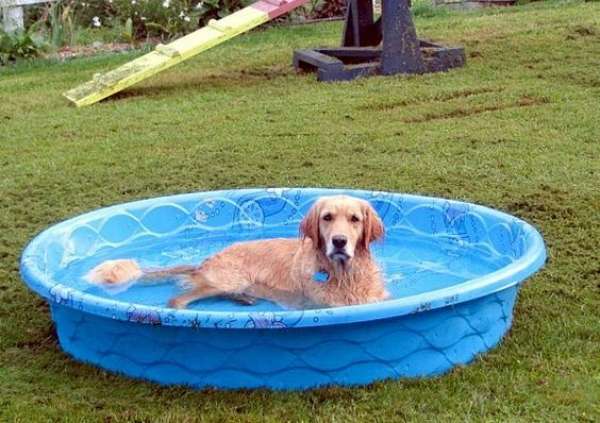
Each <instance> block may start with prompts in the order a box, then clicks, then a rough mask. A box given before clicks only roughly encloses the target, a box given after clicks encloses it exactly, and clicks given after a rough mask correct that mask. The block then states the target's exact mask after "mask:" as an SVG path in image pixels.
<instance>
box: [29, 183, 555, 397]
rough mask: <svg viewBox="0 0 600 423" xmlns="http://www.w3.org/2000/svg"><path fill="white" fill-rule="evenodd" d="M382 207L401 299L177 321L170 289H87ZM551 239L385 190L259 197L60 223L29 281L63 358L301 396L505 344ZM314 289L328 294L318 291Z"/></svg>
mask: <svg viewBox="0 0 600 423" xmlns="http://www.w3.org/2000/svg"><path fill="white" fill-rule="evenodd" d="M340 193H343V194H349V195H353V196H356V197H360V198H364V199H366V200H368V201H370V202H371V204H372V205H373V206H374V207H375V209H376V210H377V212H378V213H379V215H380V216H381V218H382V220H383V222H384V225H385V227H386V237H385V240H384V241H383V242H381V243H378V244H375V245H373V247H372V250H373V253H374V256H375V259H376V260H378V261H379V263H380V265H381V267H382V269H383V270H384V274H385V276H386V283H387V286H388V290H389V291H390V292H391V294H392V299H390V300H388V301H385V302H382V303H378V304H366V305H360V306H350V307H338V308H328V309H312V310H284V309H282V308H281V307H280V306H278V305H276V304H273V303H270V302H267V301H259V302H258V303H257V304H255V305H253V306H244V305H239V304H236V303H233V302H231V301H227V300H224V299H207V300H203V301H199V302H197V303H194V304H193V305H191V306H190V308H188V309H186V310H173V309H169V308H167V307H166V302H167V301H168V299H169V298H171V297H172V296H173V295H175V294H176V293H177V291H178V290H180V289H181V288H180V287H178V286H177V285H176V284H173V283H169V281H166V282H165V283H164V284H159V285H155V286H138V285H132V286H131V287H129V288H128V289H126V290H122V291H108V290H104V289H102V288H100V287H98V286H95V285H90V284H88V283H87V282H86V281H85V280H84V278H83V276H84V275H85V274H86V273H87V272H88V271H89V270H90V269H91V268H93V267H94V266H95V265H97V264H98V263H100V262H102V261H104V260H107V259H115V258H135V259H137V260H138V261H140V263H141V264H142V266H143V267H146V266H150V267H157V266H167V265H175V264H197V263H199V262H200V261H201V260H202V259H203V258H205V257H207V256H209V255H211V254H213V253H215V252H216V251H218V250H220V249H222V248H223V247H225V246H226V245H229V244H231V243H233V242H235V241H239V240H246V239H258V238H271V237H296V236H297V235H298V224H299V222H300V220H301V218H302V217H303V216H304V214H305V213H306V211H307V210H308V209H309V208H310V206H311V205H312V203H313V202H314V201H315V199H316V198H318V197H319V196H322V195H332V194H340ZM545 258H546V252H545V248H544V243H543V240H542V238H541V236H540V234H539V233H538V232H537V231H536V230H535V229H534V228H533V227H532V226H530V225H529V224H527V223H525V222H524V221H522V220H519V219H517V218H515V217H512V216H510V215H507V214H504V213H501V212H498V211H495V210H492V209H489V208H485V207H482V206H477V205H473V204H468V203H462V202H456V201H449V200H443V199H435V198H427V197H417V196H410V195H403V194H394V193H386V192H370V191H357V190H323V189H251V190H232V191H219V192H204V193H196V194H186V195H179V196H172V197H163V198H156V199H152V200H146V201H138V202H133V203H128V204H122V205H117V206H113V207H109V208H105V209H101V210H97V211H94V212H91V213H87V214H84V215H81V216H78V217H76V218H73V219H70V220H67V221H65V222H62V223H60V224H57V225H55V226H53V227H51V228H49V229H47V230H46V231H44V232H42V233H41V234H40V235H38V236H37V237H36V238H35V239H34V240H33V241H32V242H31V243H30V244H29V245H28V246H27V248H26V249H25V251H24V253H23V256H22V259H21V273H22V276H23V279H24V280H25V281H26V282H27V284H28V285H29V286H30V287H31V289H33V290H34V291H35V292H37V293H38V294H40V295H41V296H42V297H44V298H45V299H47V300H48V302H49V303H50V306H51V310H52V317H53V319H54V321H55V324H56V328H57V332H58V336H59V341H60V344H61V346H62V348H63V349H64V350H65V351H67V352H68V353H70V354H71V355H72V356H73V357H75V358H77V359H80V360H83V361H86V362H89V363H93V364H96V365H98V366H101V367H103V368H106V369H109V370H113V371H117V372H120V373H123V374H126V375H129V376H133V377H139V378H143V379H148V380H153V381H157V382H159V383H163V384H184V385H190V386H194V387H209V386H210V387H220V388H253V387H268V388H273V389H306V388H311V387H316V386H321V385H328V384H343V385H346V384H363V383H369V382H372V381H375V380H380V379H385V378H399V377H423V376H432V375H437V374H440V373H443V372H445V371H448V370H450V369H451V368H453V367H454V366H456V365H459V364H465V363H468V362H469V361H471V360H472V359H473V358H474V357H475V356H476V355H477V354H480V353H482V352H484V351H486V350H488V349H489V348H491V347H493V346H494V345H496V344H497V343H498V342H499V341H500V339H501V338H502V336H503V335H504V333H505V332H506V331H507V330H508V328H509V327H510V325H511V322H512V311H513V306H514V303H515V300H516V295H517V291H518V288H519V285H520V282H522V281H523V280H524V279H525V278H527V277H528V276H530V275H531V274H532V273H534V272H535V271H536V270H538V269H539V268H540V267H541V266H542V265H543V263H544V261H545ZM315 283H319V282H315Z"/></svg>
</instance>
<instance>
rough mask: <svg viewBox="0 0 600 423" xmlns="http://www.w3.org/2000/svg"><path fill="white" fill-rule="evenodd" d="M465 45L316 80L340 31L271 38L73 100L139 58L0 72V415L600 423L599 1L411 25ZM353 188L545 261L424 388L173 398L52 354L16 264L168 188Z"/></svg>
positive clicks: (239, 43)
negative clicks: (426, 64) (447, 53)
mask: <svg viewBox="0 0 600 423" xmlns="http://www.w3.org/2000/svg"><path fill="white" fill-rule="evenodd" d="M416 24H417V28H418V31H419V33H420V34H422V35H425V36H428V37H431V38H434V39H438V40H445V41H446V42H449V43H457V44H464V45H465V47H466V51H467V54H468V65H467V67H465V68H463V69H458V70H454V71H452V72H449V73H443V74H432V75H423V76H416V77H387V78H380V77H377V78H371V79H365V80H360V81H355V82H352V83H336V84H321V83H317V82H316V81H315V79H314V76H313V75H304V76H297V75H295V74H294V72H293V70H292V69H291V67H290V60H291V54H292V49H293V48H297V47H309V46H315V45H327V44H329V45H335V44H336V43H337V42H338V39H339V34H340V31H341V25H340V24H339V23H334V24H324V25H316V26H297V27H291V28H277V27H275V28H270V29H268V30H266V31H259V32H254V33H252V34H250V35H247V36H242V37H239V38H238V39H236V40H234V41H232V42H229V43H227V44H225V45H223V46H222V47H219V48H216V49H214V50H212V51H210V52H207V53H206V54H203V55H201V56H199V57H198V58H196V59H194V60H192V61H190V62H188V63H186V64H183V65H180V66H178V67H176V68H174V69H172V70H170V71H168V72H166V73H164V74H162V75H159V76H157V77H155V78H153V79H150V80H148V81H147V82H145V83H142V84H140V85H138V86H136V87H135V88H133V89H130V90H128V91H127V92H125V93H123V94H121V95H119V96H117V97H116V98H115V99H112V100H109V101H105V102H103V103H101V104H98V105H95V106H93V107H90V108H85V109H81V110H78V109H75V108H73V107H71V106H69V105H68V104H67V102H66V101H65V100H64V99H63V98H62V97H61V95H60V94H61V92H63V91H65V90H67V89H69V88H71V87H73V86H74V85H75V84H77V83H79V82H83V81H85V80H87V79H89V78H90V77H91V76H92V75H93V74H94V73H96V72H99V71H102V70H106V69H109V68H112V67H114V66H116V65H118V64H120V63H124V62H126V61H128V60H130V59H131V58H132V57H134V55H135V54H125V55H113V56H102V57H94V58H86V59H80V60H74V61H71V62H67V63H54V62H36V63H33V64H22V65H19V66H17V67H13V68H5V69H2V70H0V148H1V150H0V421H12V420H20V421H25V422H28V421H33V420H42V421H44V420H50V419H52V420H63V419H64V420H71V421H100V420H102V421H123V420H132V421H195V420H198V421H200V420H201V421H257V422H258V421H339V422H346V421H364V420H374V421H382V422H384V421H401V420H405V419H406V420H416V421H432V420H435V421H457V420H459V421H464V420H478V421H513V420H526V421H543V422H547V421H565V420H567V421H594V420H595V421H598V419H600V405H599V404H600V401H599V399H600V285H599V284H600V280H599V279H600V264H599V260H598V243H599V241H600V188H599V187H600V145H599V142H600V115H599V110H598V106H599V105H600V70H599V69H600V4H599V3H593V2H592V3H579V2H577V3H574V2H566V3H565V2H562V3H544V4H532V5H528V6H523V7H518V8H513V9H503V10H497V11H496V10H486V11H483V12H475V13H467V14H456V13H450V14H447V15H442V16H435V17H432V18H428V19H417V21H416ZM282 185H284V186H334V187H335V186H344V187H361V188H376V189H380V190H393V191H403V192H411V193H421V194H427V195H438V196H445V197H451V198H457V199H463V200H468V201H473V202H477V203H482V204H485V205H488V206H491V207H495V208H498V209H502V210H506V211H508V212H510V213H513V214H515V215H517V216H520V217H522V218H524V219H527V220H528V221H530V222H531V223H533V224H535V225H536V226H537V227H538V228H539V229H540V230H541V231H542V233H543V234H544V237H545V239H546V241H547V245H548V249H549V261H548V263H547V265H546V267H545V269H544V270H543V271H542V272H540V273H538V274H537V275H536V276H535V277H533V278H531V280H530V281H529V283H527V284H526V285H525V286H524V288H523V289H522V292H521V295H520V298H519V302H518V305H517V307H516V315H515V321H514V326H513V328H512V330H511V332H510V334H509V335H508V336H507V338H506V339H505V340H504V342H503V343H502V344H501V346H499V347H498V348H496V349H495V350H493V351H491V352H490V353H488V354H486V355H485V356H483V357H481V358H480V359H478V360H476V362H474V363H472V364H471V365H469V366H467V367H465V368H461V369H458V370H456V371H454V372H452V373H451V374H448V375H445V376H443V377H440V378H436V379H430V380H412V381H387V382H382V383H377V384H374V385H372V386H368V387H364V388H353V389H341V388H330V389H319V390H316V391H312V392H306V393H272V392H268V391H248V392H218V391H202V392H197V391H191V390H188V389H184V388H163V387H159V386H157V385H154V384H150V383H144V382H140V381H132V380H130V379H127V378H125V377H120V376H116V375H112V374H108V373H106V372H103V371H101V370H98V369H95V368H93V367H90V366H87V365H83V364H80V363H78V362H75V361H73V360H71V359H70V358H69V357H67V356H66V355H65V354H63V353H62V352H61V350H60V348H59V347H58V345H57V342H56V338H55V336H54V332H53V328H52V323H51V320H50V317H49V314H48V308H47V306H46V305H45V304H44V302H43V301H41V300H40V299H39V298H38V297H37V296H35V295H33V294H32V293H31V292H29V291H28V290H27V288H26V287H25V286H24V284H23V283H22V282H21V279H20V277H19V273H18V260H19V254H20V252H21V251H22V249H23V247H24V245H25V244H26V242H27V241H28V240H30V239H31V238H32V237H33V236H34V235H35V234H36V233H37V232H38V231H40V230H42V229H44V228H46V227H47V226H48V225H50V224H52V223H55V222H58V221H60V220H63V219H65V218H68V217H70V216H73V215H75V214H77V213H81V212H84V211H87V210H91V209H95V208H98V207H102V206H106V205H109V204H114V203H118V202H123V201H129V200H135V199H141V198H147V197H152V196H157V195H162V194H172V193H183V192H189V191H196V190H207V189H217V188H230V187H231V188H233V187H248V186H282Z"/></svg>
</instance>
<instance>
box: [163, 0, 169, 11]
mask: <svg viewBox="0 0 600 423" xmlns="http://www.w3.org/2000/svg"><path fill="white" fill-rule="evenodd" d="M170 5H171V0H165V1H163V7H164V8H165V9H168V8H169V6H170Z"/></svg>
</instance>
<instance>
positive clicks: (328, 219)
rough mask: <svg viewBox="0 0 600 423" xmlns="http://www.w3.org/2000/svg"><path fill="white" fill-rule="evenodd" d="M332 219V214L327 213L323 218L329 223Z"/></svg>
mask: <svg viewBox="0 0 600 423" xmlns="http://www.w3.org/2000/svg"><path fill="white" fill-rule="evenodd" d="M331 219H332V216H331V213H327V214H326V215H324V216H323V220H325V221H327V222H329V221H330V220H331Z"/></svg>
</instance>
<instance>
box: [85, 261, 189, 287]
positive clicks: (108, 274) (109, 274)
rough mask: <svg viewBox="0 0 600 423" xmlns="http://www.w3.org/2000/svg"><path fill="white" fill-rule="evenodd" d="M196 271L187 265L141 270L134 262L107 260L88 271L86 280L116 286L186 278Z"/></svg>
mask: <svg viewBox="0 0 600 423" xmlns="http://www.w3.org/2000/svg"><path fill="white" fill-rule="evenodd" d="M197 270H198V267H197V266H187V265H182V266H174V267H166V268H158V269H153V268H148V269H142V268H141V267H140V265H139V264H138V262H137V261H135V260H131V259H120V260H107V261H105V262H103V263H101V264H99V265H98V266H96V267H94V268H93V269H92V270H90V271H89V273H88V274H87V275H86V279H87V280H88V281H89V282H92V283H96V284H103V285H111V286H117V285H123V284H127V283H129V282H132V281H135V280H143V281H152V280H156V279H164V278H168V277H172V276H186V275H190V274H192V273H194V272H195V271H197Z"/></svg>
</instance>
